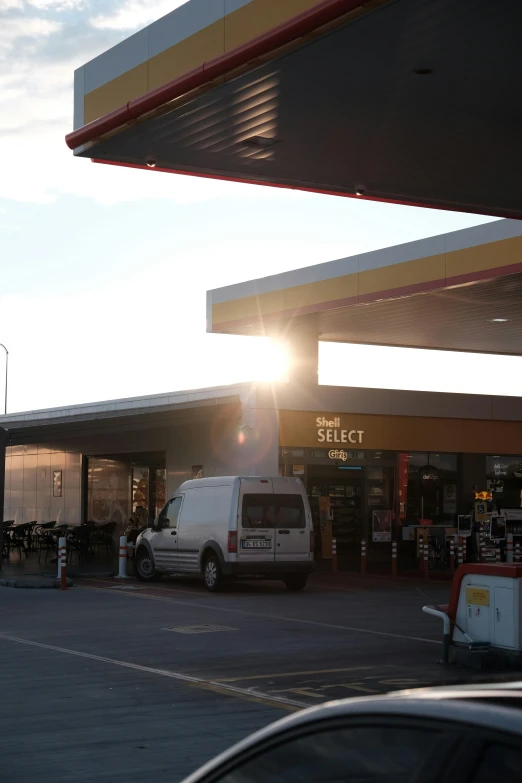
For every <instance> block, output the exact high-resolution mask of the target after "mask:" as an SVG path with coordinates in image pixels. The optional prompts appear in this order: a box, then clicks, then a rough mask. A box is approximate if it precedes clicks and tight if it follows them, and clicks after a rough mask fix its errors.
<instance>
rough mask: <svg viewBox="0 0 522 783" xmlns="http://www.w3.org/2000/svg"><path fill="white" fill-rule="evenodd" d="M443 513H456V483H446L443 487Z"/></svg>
mask: <svg viewBox="0 0 522 783" xmlns="http://www.w3.org/2000/svg"><path fill="white" fill-rule="evenodd" d="M444 513H445V514H456V513H457V485H456V484H446V485H445V487H444Z"/></svg>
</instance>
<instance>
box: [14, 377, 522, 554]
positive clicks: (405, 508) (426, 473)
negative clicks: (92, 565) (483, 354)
mask: <svg viewBox="0 0 522 783" xmlns="http://www.w3.org/2000/svg"><path fill="white" fill-rule="evenodd" d="M521 420H522V400H520V399H518V398H506V397H487V396H482V395H459V394H449V395H448V394H439V393H430V392H405V391H390V390H383V389H359V388H338V387H329V386H317V387H316V389H315V393H314V398H313V399H311V398H310V392H309V390H308V389H306V388H304V387H303V386H302V385H294V384H293V383H292V381H290V382H288V383H281V384H277V385H273V384H265V383H263V384H261V383H256V384H237V385H234V386H230V387H222V388H213V389H206V390H205V389H201V390H198V391H197V392H177V393H175V394H170V395H155V396H154V397H149V398H136V399H126V400H116V401H111V402H107V403H95V404H90V405H80V406H75V407H71V408H67V409H53V410H47V411H34V412H30V413H25V414H19V415H9V416H7V417H2V418H1V419H0V422H1V424H2V426H3V427H4V428H5V429H6V434H7V449H6V479H5V499H4V519H6V520H10V519H14V520H15V521H16V522H30V521H38V522H47V521H51V520H57V521H58V522H67V523H69V524H80V523H81V522H86V521H94V522H97V523H102V522H111V521H112V522H116V526H117V531H118V532H120V531H121V530H122V529H124V527H125V526H126V522H127V519H128V517H129V516H130V515H131V514H132V513H136V510H137V508H138V507H141V508H144V509H146V513H147V515H148V517H149V518H152V517H154V516H155V515H156V514H157V513H158V512H159V510H160V509H161V507H162V505H163V504H164V502H165V500H166V498H168V497H169V496H170V495H171V494H173V493H174V491H175V490H176V488H177V487H178V486H179V484H181V483H182V482H183V481H184V480H186V479H189V478H193V477H196V476H212V475H226V474H232V475H238V474H244V475H278V474H279V475H286V476H299V477H300V478H301V480H302V481H303V482H304V483H305V485H306V487H307V492H308V495H309V497H310V502H311V505H312V510H313V513H314V524H315V529H316V533H317V545H318V546H317V549H318V557H325V558H328V557H330V556H331V549H330V547H331V537H332V536H334V537H335V538H336V539H337V548H338V553H339V564H340V567H341V568H348V569H349V568H353V567H356V564H357V563H358V556H359V551H360V541H361V539H362V538H366V539H367V540H368V542H369V564H370V566H371V565H372V563H375V564H377V563H379V562H382V561H384V560H389V554H390V541H391V539H392V538H393V539H396V540H398V541H399V553H400V556H401V558H402V560H403V562H405V563H411V564H412V565H413V563H414V561H415V557H416V545H415V541H416V538H417V535H418V533H417V531H419V530H424V531H425V530H426V525H428V524H429V529H430V533H431V534H433V535H437V534H439V535H441V536H444V535H445V534H446V533H447V532H451V531H453V530H454V529H455V527H456V524H457V516H458V515H459V514H465V513H468V512H469V510H470V508H471V505H472V503H473V500H474V492H475V487H477V488H480V489H481V490H482V489H486V488H488V489H491V490H492V491H493V493H494V500H495V503H496V505H497V506H498V507H499V508H503V509H509V515H508V516H509V519H510V524H511V529H512V530H513V532H515V533H516V532H517V531H518V530H520V532H522V527H521V526H522V448H521V444H522V421H521ZM388 522H389V524H388ZM521 540H522V539H521Z"/></svg>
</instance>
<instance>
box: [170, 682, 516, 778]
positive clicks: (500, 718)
mask: <svg viewBox="0 0 522 783" xmlns="http://www.w3.org/2000/svg"><path fill="white" fill-rule="evenodd" d="M505 685H506V687H502V686H501V687H488V686H485V687H482V686H480V685H475V686H473V687H472V688H465V687H458V688H426V689H418V690H415V691H401V692H397V693H393V694H389V695H384V696H367V697H362V698H353V699H342V700H339V701H333V702H328V703H327V704H322V705H319V706H317V707H310V708H309V709H306V710H302V711H301V712H298V713H295V714H293V715H290V716H287V717H285V718H282V719H281V720H279V721H277V722H276V723H273V724H271V725H270V726H267V727H266V728H264V729H261V730H260V731H258V732H256V733H255V734H252V735H251V736H250V737H247V738H246V739H244V740H242V741H241V742H239V743H238V744H237V745H235V746H233V747H232V748H230V749H229V750H227V751H225V752H224V753H222V754H221V755H220V756H218V757H217V758H215V759H213V760H212V761H210V762H208V763H207V764H205V765H204V766H203V767H201V769H199V770H198V771H197V772H196V773H194V774H193V775H191V776H189V777H188V778H187V779H186V781H185V783H196V781H200V780H202V779H203V778H204V777H205V776H206V775H208V774H211V773H212V772H213V771H215V770H216V769H217V768H218V767H220V766H221V765H222V764H224V763H226V762H227V761H230V760H232V759H234V757H235V756H237V755H238V754H240V753H242V752H243V751H248V750H249V749H250V748H252V747H253V746H254V745H256V744H258V743H262V742H264V741H266V740H270V738H271V737H276V736H278V735H280V734H281V733H283V732H284V733H286V732H288V731H292V730H293V729H296V728H303V727H306V726H307V725H310V726H314V727H315V728H317V727H318V726H320V724H321V723H323V722H325V723H326V722H330V721H332V720H333V721H334V720H336V719H340V718H357V717H360V718H378V717H381V718H382V717H392V716H393V717H399V718H400V717H402V718H413V719H422V718H431V719H434V720H441V721H448V722H451V723H461V724H462V725H463V727H465V726H469V725H470V724H471V725H474V726H476V727H483V728H484V729H491V728H492V727H493V726H494V727H495V729H497V730H500V731H504V732H508V733H511V734H513V735H514V737H517V739H518V740H519V741H520V738H522V709H520V706H521V704H522V685H521V684H520V683H518V684H516V685H515V684H513V685H514V687H511V688H508V687H507V685H508V684H507V683H506V684H505ZM514 707H517V709H515V708H514Z"/></svg>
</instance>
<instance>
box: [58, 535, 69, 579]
mask: <svg viewBox="0 0 522 783" xmlns="http://www.w3.org/2000/svg"><path fill="white" fill-rule="evenodd" d="M58 578H59V579H60V590H67V539H66V538H59V539H58Z"/></svg>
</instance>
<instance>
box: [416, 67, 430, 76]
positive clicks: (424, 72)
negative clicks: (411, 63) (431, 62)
mask: <svg viewBox="0 0 522 783" xmlns="http://www.w3.org/2000/svg"><path fill="white" fill-rule="evenodd" d="M413 73H414V74H415V75H416V76H429V75H430V74H432V73H433V71H432V69H431V68H414V69H413Z"/></svg>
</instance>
